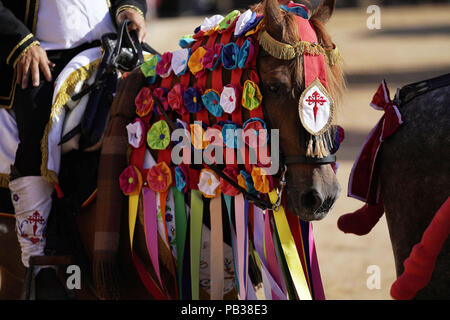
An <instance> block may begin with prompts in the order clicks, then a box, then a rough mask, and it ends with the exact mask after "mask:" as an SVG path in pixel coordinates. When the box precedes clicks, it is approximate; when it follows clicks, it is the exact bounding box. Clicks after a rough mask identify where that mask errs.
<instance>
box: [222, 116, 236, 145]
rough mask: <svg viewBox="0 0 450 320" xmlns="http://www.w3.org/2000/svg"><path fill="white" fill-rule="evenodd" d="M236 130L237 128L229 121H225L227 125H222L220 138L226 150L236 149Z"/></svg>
mask: <svg viewBox="0 0 450 320" xmlns="http://www.w3.org/2000/svg"><path fill="white" fill-rule="evenodd" d="M237 129H238V126H237V125H236V124H235V123H233V122H231V121H227V123H225V124H224V125H223V127H222V137H223V142H224V143H225V146H226V147H227V148H231V149H236V148H237V147H238V136H237V134H236V130H237Z"/></svg>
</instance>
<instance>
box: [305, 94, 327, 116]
mask: <svg viewBox="0 0 450 320" xmlns="http://www.w3.org/2000/svg"><path fill="white" fill-rule="evenodd" d="M305 101H306V102H308V105H309V106H310V105H312V104H313V103H314V107H313V111H314V121H316V117H317V111H319V107H318V106H317V104H319V105H320V106H323V104H324V103H325V102H327V100H326V99H325V98H324V97H322V96H321V95H320V93H318V92H317V91H314V93H313V94H312V95H310V96H309V97H308V99H306V100H305Z"/></svg>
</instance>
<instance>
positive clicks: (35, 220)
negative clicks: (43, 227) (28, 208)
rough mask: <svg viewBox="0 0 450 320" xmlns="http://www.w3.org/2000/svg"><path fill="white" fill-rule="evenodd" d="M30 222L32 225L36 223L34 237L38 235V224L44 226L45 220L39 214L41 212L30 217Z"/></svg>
mask: <svg viewBox="0 0 450 320" xmlns="http://www.w3.org/2000/svg"><path fill="white" fill-rule="evenodd" d="M28 221H30V223H34V225H33V235H36V231H37V224H38V223H39V224H44V222H45V220H44V218H42V216H41V215H40V214H39V212H37V211H35V212H34V213H33V215H31V216H29V217H28Z"/></svg>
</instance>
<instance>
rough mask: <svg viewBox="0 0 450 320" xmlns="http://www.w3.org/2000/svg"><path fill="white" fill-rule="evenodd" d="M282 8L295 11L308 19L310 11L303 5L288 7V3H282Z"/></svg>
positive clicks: (291, 11) (294, 12)
mask: <svg viewBox="0 0 450 320" xmlns="http://www.w3.org/2000/svg"><path fill="white" fill-rule="evenodd" d="M280 9H281V10H284V11H286V12H290V13H293V14H295V15H297V16H299V17H302V18H303V19H308V12H306V10H305V8H303V7H301V6H295V7H288V6H286V5H282V6H280Z"/></svg>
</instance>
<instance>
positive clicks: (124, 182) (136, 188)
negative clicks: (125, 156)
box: [119, 166, 142, 196]
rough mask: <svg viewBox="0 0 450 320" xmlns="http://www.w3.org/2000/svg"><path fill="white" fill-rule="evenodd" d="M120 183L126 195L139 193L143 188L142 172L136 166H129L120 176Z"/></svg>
mask: <svg viewBox="0 0 450 320" xmlns="http://www.w3.org/2000/svg"><path fill="white" fill-rule="evenodd" d="M119 185H120V189H121V190H122V192H123V194H124V195H126V196H132V195H137V194H139V192H141V188H142V176H141V173H140V172H139V170H138V169H137V168H136V167H135V166H128V167H127V168H126V169H125V170H124V171H123V172H122V173H121V174H120V176H119Z"/></svg>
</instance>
